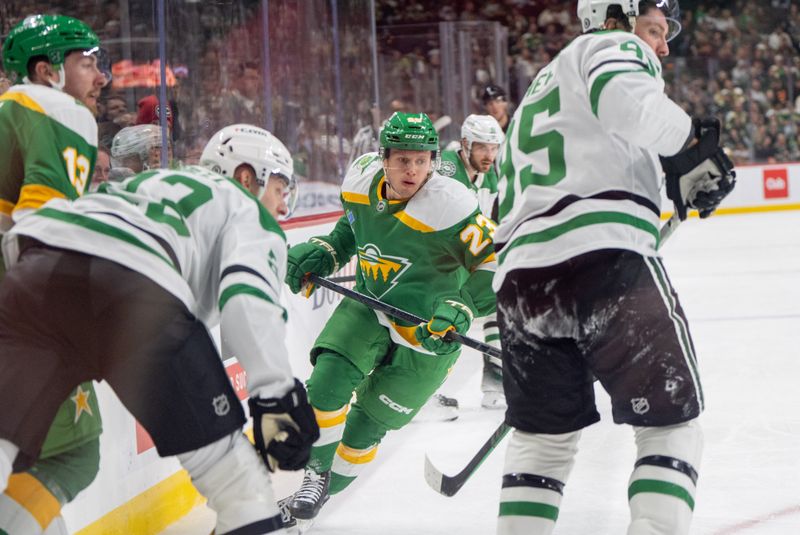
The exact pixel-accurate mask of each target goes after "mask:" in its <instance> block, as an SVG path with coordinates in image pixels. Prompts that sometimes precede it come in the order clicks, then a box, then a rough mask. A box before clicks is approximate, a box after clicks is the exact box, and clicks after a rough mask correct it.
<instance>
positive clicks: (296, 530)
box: [286, 518, 314, 535]
mask: <svg viewBox="0 0 800 535" xmlns="http://www.w3.org/2000/svg"><path fill="white" fill-rule="evenodd" d="M295 522H296V523H295V525H294V526H292V527H291V528H287V529H286V532H287V533H289V534H290V535H303V533H306V532H308V531H309V530H310V529H311V526H313V525H314V519H313V518H312V519H309V520H302V519H300V518H296V519H295Z"/></svg>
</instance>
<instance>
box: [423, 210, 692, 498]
mask: <svg viewBox="0 0 800 535" xmlns="http://www.w3.org/2000/svg"><path fill="white" fill-rule="evenodd" d="M680 224H681V219H680V218H679V217H678V214H677V213H674V214H672V217H671V218H669V221H667V222H666V223H665V224H664V226H663V227H661V231H660V233H659V236H660V237H659V241H658V247H659V248H660V247H661V246H662V245H664V243H665V242H666V241H667V240H668V239H669V237H670V236H672V233H673V232H675V229H677V228H678V225H680ZM510 430H511V427H510V426H509V425H508V424H506V423H505V422H503V423H501V424H500V426H499V427H498V428H497V429H495V431H494V433H492V436H490V437H489V440H487V441H486V442H484V444H483V446H481V449H479V450H478V452H477V453H476V454H475V455H474V456H473V457H472V459H470V461H469V463H467V466H465V467H464V469H463V470H461V471H460V472H459V473H457V474H455V475H453V476H448V475H445V474H444V473H442V471H441V470H439V469H438V468H436V467H435V466H434V465H433V463H432V462H431V460H430V459H429V458H428V455H427V454H426V455H425V481H427V482H428V485H429V486H430V487H431V488H432V489H433V490H435V491H436V492H438V493H439V494H443V495H445V496H453V495H454V494H455V493H456V492H458V491H459V490H460V489H461V487H463V486H464V483H466V482H467V480H468V479H469V478H470V477H472V474H474V473H475V472H476V471H477V470H478V468H479V467H480V466H481V464H483V461H485V460H486V458H487V457H488V456H489V455H490V454H491V453H492V452H493V451H494V449H495V448H496V447H497V445H498V444H500V442H502V440H503V439H504V438H505V436H506V435H507V434H508V432H509V431H510Z"/></svg>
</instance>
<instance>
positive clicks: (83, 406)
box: [69, 385, 94, 423]
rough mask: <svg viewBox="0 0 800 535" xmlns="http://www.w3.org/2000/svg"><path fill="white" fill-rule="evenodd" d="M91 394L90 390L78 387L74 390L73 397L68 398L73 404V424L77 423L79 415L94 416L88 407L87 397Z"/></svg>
mask: <svg viewBox="0 0 800 535" xmlns="http://www.w3.org/2000/svg"><path fill="white" fill-rule="evenodd" d="M91 394H92V391H91V390H84V389H83V388H81V386H80V385H78V388H76V389H75V395H74V396H72V397H71V398H69V399H71V400H72V402H73V403H74V404H75V421H74V422H73V423H78V418H80V417H81V414H83V413H84V412H85V413H86V414H88V415H89V416H94V414H92V407H91V406H90V405H89V396H90V395H91Z"/></svg>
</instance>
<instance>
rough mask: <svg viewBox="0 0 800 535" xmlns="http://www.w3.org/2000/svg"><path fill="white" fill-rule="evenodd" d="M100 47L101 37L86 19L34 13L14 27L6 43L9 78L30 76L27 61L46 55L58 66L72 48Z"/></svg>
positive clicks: (5, 67)
mask: <svg viewBox="0 0 800 535" xmlns="http://www.w3.org/2000/svg"><path fill="white" fill-rule="evenodd" d="M99 46H100V39H98V37H97V34H95V33H94V32H93V31H92V29H91V28H90V27H89V26H87V25H86V24H85V23H84V22H81V21H79V20H78V19H74V18H72V17H66V16H63V15H31V16H29V17H26V18H25V20H23V21H22V22H20V23H19V24H17V25H16V26H14V28H13V29H12V30H11V32H10V33H9V34H8V37H7V38H6V40H5V42H3V67H4V69H5V71H6V72H7V73H8V75H9V78H10V79H11V80H12V81H13V82H15V83H18V82H21V81H22V79H23V78H25V77H26V76H28V62H29V61H30V60H31V58H35V57H37V56H46V57H47V60H48V61H49V62H50V63H52V64H53V65H55V66H59V65H61V64H62V63H64V57H65V56H66V54H67V52H69V51H71V50H89V49H92V48H95V47H99Z"/></svg>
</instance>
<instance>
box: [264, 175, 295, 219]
mask: <svg viewBox="0 0 800 535" xmlns="http://www.w3.org/2000/svg"><path fill="white" fill-rule="evenodd" d="M288 196H289V188H288V186H287V184H286V180H284V179H283V178H282V177H280V176H278V175H270V177H269V180H267V185H266V187H265V188H264V193H263V194H262V195H261V199H259V200H260V201H261V204H263V205H264V208H266V209H267V211H268V212H269V213H270V214H271V215H272V217H274V218H275V219H278V218H279V217H283V216H285V215H286V214H288V213H289V206H288V205H287V204H286V198H287V197H288Z"/></svg>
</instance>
